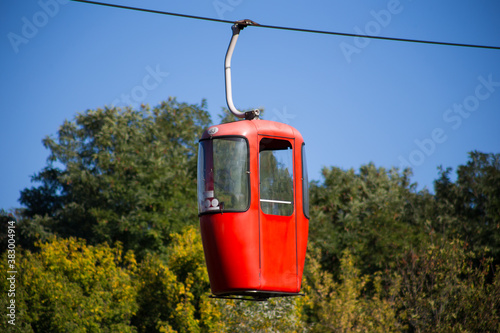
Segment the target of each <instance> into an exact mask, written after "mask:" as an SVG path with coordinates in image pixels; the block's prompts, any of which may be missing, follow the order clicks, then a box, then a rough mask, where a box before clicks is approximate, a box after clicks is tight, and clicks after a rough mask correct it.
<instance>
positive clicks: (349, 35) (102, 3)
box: [71, 0, 500, 50]
mask: <svg viewBox="0 0 500 333" xmlns="http://www.w3.org/2000/svg"><path fill="white" fill-rule="evenodd" d="M71 1H74V2H81V3H87V4H92V5H99V6H106V7H113V8H121V9H129V10H135V11H140V12H147V13H154V14H162V15H170V16H177V17H185V18H190V19H196V20H204V21H212V22H219V23H230V24H234V23H235V22H234V21H229V20H222V19H216V18H212V17H204V16H196V15H188V14H179V13H172V12H166V11H161V10H154V9H147V8H139V7H131V6H124V5H117V4H111V3H105V2H98V1H89V0H71ZM249 25H251V26H255V27H259V28H269V29H278V30H288V31H299V32H306V33H315V34H324V35H336V36H344V37H360V38H370V39H381V40H388V41H395V42H408V43H421V44H434V45H445V46H460V47H471V48H482V49H493V50H500V46H490V45H478V44H464V43H451V42H439V41H431V40H422V39H410V38H398V37H385V36H373V35H360V34H354V33H347V32H335V31H325V30H315V29H304V28H293V27H283V26H276V25H267V24H249Z"/></svg>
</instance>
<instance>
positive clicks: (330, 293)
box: [304, 249, 398, 332]
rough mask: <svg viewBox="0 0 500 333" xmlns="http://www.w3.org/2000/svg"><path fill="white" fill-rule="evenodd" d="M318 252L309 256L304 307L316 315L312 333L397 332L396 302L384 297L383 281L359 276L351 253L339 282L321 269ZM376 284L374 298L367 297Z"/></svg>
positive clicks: (346, 259)
mask: <svg viewBox="0 0 500 333" xmlns="http://www.w3.org/2000/svg"><path fill="white" fill-rule="evenodd" d="M318 256H319V253H318V252H316V251H314V250H313V249H310V251H309V254H308V260H307V265H308V270H309V273H310V274H309V275H308V280H307V281H306V284H305V288H304V289H305V291H306V294H307V295H308V296H307V298H306V300H305V304H304V307H305V308H306V309H308V310H306V311H309V312H312V313H314V315H315V316H317V320H318V321H317V322H316V323H314V324H313V326H312V328H311V330H312V331H313V332H393V331H397V330H398V324H397V320H396V313H395V307H394V303H393V302H392V301H390V299H388V298H385V297H383V295H382V287H381V283H382V281H381V278H380V276H375V277H374V278H373V279H370V277H369V276H360V271H359V269H357V268H356V266H355V264H354V257H353V256H352V255H351V254H350V252H349V251H345V252H344V253H343V257H342V259H341V276H340V279H341V281H340V282H335V281H334V279H333V276H332V275H331V274H330V273H328V272H326V271H324V270H322V269H321V267H320V264H319V261H318V259H317V258H318ZM370 282H371V283H372V284H373V287H374V288H373V289H374V293H373V295H372V296H371V297H369V296H367V295H364V292H365V287H366V286H367V284H368V283H370Z"/></svg>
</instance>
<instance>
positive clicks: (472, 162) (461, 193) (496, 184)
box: [433, 151, 500, 264]
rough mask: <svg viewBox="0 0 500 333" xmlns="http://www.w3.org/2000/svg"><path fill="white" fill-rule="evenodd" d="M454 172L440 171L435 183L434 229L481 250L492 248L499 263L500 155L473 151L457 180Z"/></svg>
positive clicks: (462, 166) (491, 252)
mask: <svg viewBox="0 0 500 333" xmlns="http://www.w3.org/2000/svg"><path fill="white" fill-rule="evenodd" d="M451 171H452V169H451V168H447V169H443V168H441V169H440V178H439V179H438V180H436V181H435V183H434V187H435V192H436V194H435V204H436V207H435V216H437V217H438V218H437V219H436V221H435V222H434V223H433V226H434V227H435V228H436V229H438V230H440V231H441V232H442V234H443V235H445V236H446V237H448V238H449V239H452V238H455V237H458V238H460V239H462V240H464V241H467V242H468V243H469V244H471V245H472V246H473V248H475V249H478V250H484V249H489V250H490V255H491V256H493V257H494V258H495V260H496V263H497V264H498V263H500V154H485V153H480V152H477V151H473V152H471V153H470V154H469V160H468V161H467V164H465V165H460V166H459V167H458V170H457V180H456V181H455V182H452V181H451V179H450V173H451Z"/></svg>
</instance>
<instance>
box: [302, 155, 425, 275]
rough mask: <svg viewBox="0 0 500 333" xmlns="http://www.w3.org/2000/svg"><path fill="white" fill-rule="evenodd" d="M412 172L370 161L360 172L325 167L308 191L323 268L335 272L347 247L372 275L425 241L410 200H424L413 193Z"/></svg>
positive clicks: (312, 227)
mask: <svg viewBox="0 0 500 333" xmlns="http://www.w3.org/2000/svg"><path fill="white" fill-rule="evenodd" d="M410 175H411V173H410V170H405V171H404V172H403V173H402V174H400V173H398V172H397V170H395V169H392V170H390V171H387V170H385V169H384V168H376V167H375V166H374V165H373V164H368V165H364V166H362V167H361V168H360V170H359V173H356V172H355V171H354V170H353V169H350V170H347V171H344V170H341V169H339V168H336V167H331V168H324V169H323V178H324V180H323V182H322V183H321V184H320V183H318V182H316V183H313V184H312V186H311V190H310V194H311V223H310V241H311V242H312V243H313V244H314V245H315V246H316V247H318V248H320V249H321V250H322V259H321V264H322V267H323V268H325V269H327V270H329V271H330V272H333V273H334V276H338V273H339V270H338V268H339V267H340V265H339V264H340V261H339V260H340V258H341V257H342V252H343V251H344V250H346V249H348V250H349V251H350V253H352V254H353V255H354V256H355V257H356V258H358V259H359V260H358V265H359V268H360V269H361V272H362V273H363V274H367V273H369V274H371V273H373V272H376V271H382V270H385V269H386V268H387V267H394V266H395V263H396V262H397V258H398V256H399V255H401V254H402V253H403V252H404V251H405V250H407V249H409V248H411V247H418V246H419V244H421V243H422V242H425V241H426V238H427V236H426V234H425V233H424V230H425V225H424V220H423V219H422V217H421V216H420V215H419V214H418V213H416V212H417V211H418V210H419V209H418V208H417V207H415V206H414V205H415V204H416V203H418V200H420V201H421V203H420V204H423V203H425V202H426V200H427V199H425V197H426V196H425V195H419V194H417V193H415V189H414V186H415V185H410V182H409V177H410ZM417 199H418V200H417ZM420 204H419V205H420Z"/></svg>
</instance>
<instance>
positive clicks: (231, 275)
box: [198, 119, 309, 299]
mask: <svg viewBox="0 0 500 333" xmlns="http://www.w3.org/2000/svg"><path fill="white" fill-rule="evenodd" d="M308 205H309V199H308V178H307V168H306V160H305V152H304V140H303V139H302V136H301V134H300V133H299V132H298V131H297V130H296V129H294V128H293V127H291V126H289V125H286V124H282V123H278V122H274V121H267V120H259V119H253V120H243V121H238V122H233V123H228V124H222V125H217V126H212V127H210V128H208V130H206V131H205V132H204V133H203V135H202V137H201V139H200V143H199V155H198V208H199V216H200V226H201V236H202V240H203V249H204V252H205V260H206V263H207V268H208V274H209V277H210V285H211V289H212V293H213V294H214V295H216V296H218V297H227V296H230V295H237V296H252V297H254V298H256V299H266V298H268V297H275V296H293V295H297V294H298V293H299V291H300V287H301V281H302V272H303V269H304V260H305V255H306V248H307V236H308V228H309V220H308V216H309V212H308Z"/></svg>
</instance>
